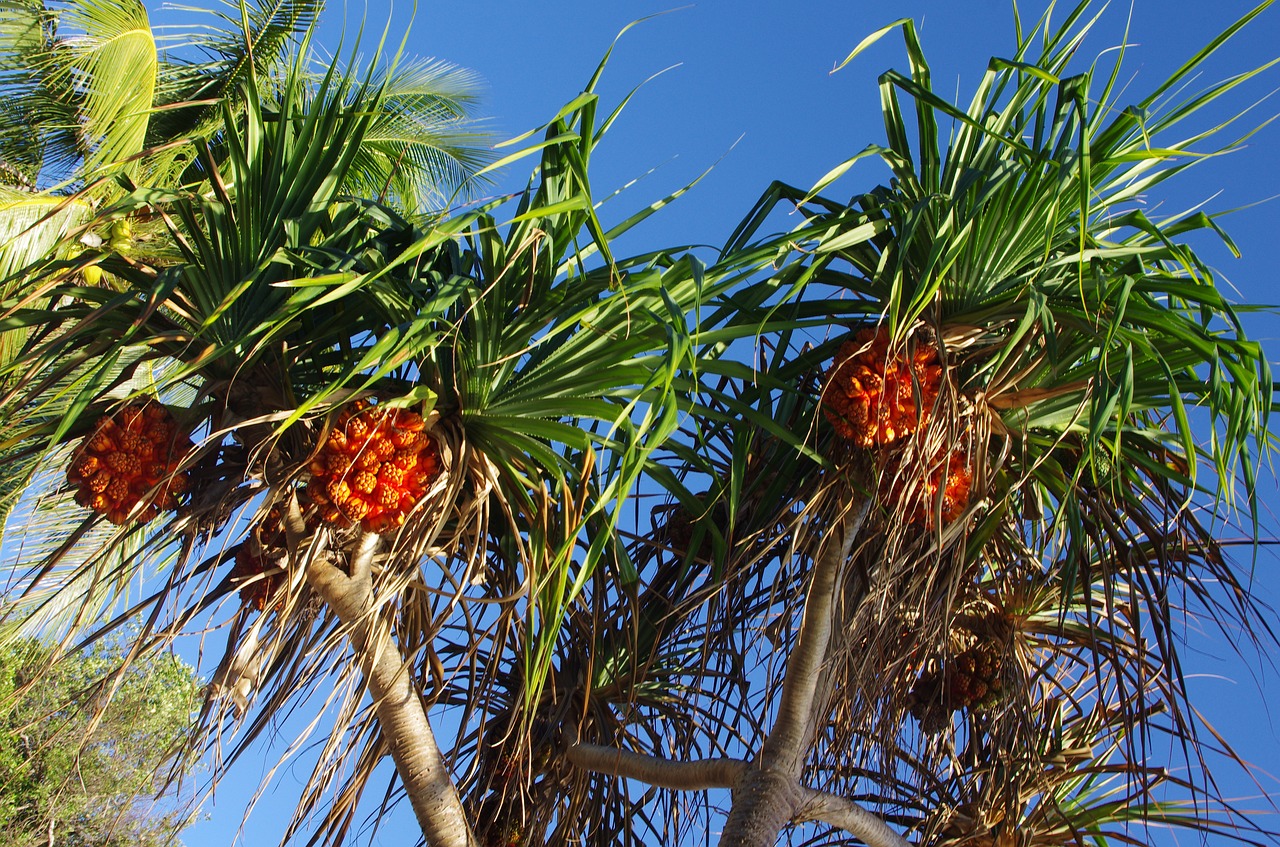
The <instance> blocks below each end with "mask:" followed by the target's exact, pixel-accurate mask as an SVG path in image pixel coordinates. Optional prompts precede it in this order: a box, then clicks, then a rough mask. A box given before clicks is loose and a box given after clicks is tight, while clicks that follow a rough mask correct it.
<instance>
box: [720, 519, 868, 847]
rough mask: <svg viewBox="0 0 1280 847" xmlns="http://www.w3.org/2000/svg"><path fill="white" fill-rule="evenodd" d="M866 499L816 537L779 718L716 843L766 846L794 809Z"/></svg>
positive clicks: (742, 782)
mask: <svg viewBox="0 0 1280 847" xmlns="http://www.w3.org/2000/svg"><path fill="white" fill-rule="evenodd" d="M869 508H870V499H869V498H864V499H863V502H861V503H859V504H857V508H856V509H855V508H851V509H849V510H848V511H846V512H845V513H844V514H843V515H842V516H841V517H840V519H839V521H838V522H837V523H836V525H835V526H834V527H833V528H832V529H831V530H830V531H829V532H828V533H827V535H826V536H825V537H824V538H823V539H822V540H821V542H820V545H821V546H820V547H819V552H818V554H817V555H816V556H815V557H814V566H813V580H812V581H811V583H810V585H809V593H808V595H807V596H806V598H805V606H804V618H803V620H802V622H801V624H800V633H799V635H798V636H797V638H796V646H795V649H794V650H792V651H791V656H790V657H789V658H788V659H787V672H786V678H785V679H784V681H783V684H782V695H781V698H780V701H779V704H778V717H777V719H776V720H775V721H774V724H773V727H772V729H770V731H769V736H768V737H767V738H766V739H765V741H764V746H763V747H762V748H761V751H760V758H759V760H758V761H757V763H756V766H755V767H754V768H751V769H750V770H748V771H747V772H746V773H745V774H744V775H743V777H742V779H741V780H740V781H739V782H738V785H737V787H736V788H735V789H734V792H733V807H732V808H731V809H730V810H729V817H728V819H727V820H726V821H725V824H724V831H723V832H722V833H721V836H720V843H721V844H722V845H726V847H773V845H774V844H775V843H777V840H778V834H779V833H780V832H782V830H783V828H784V827H786V826H787V825H788V824H790V823H791V821H792V819H793V818H794V817H795V816H796V815H797V813H798V812H799V811H800V806H801V803H802V790H801V787H800V775H801V771H802V769H803V767H804V760H805V757H806V756H808V754H809V748H810V747H811V746H812V744H813V731H814V720H815V717H816V716H815V712H816V709H817V707H818V706H820V705H821V704H820V703H818V702H817V700H818V698H817V692H818V688H819V683H820V681H821V678H822V673H821V671H822V665H823V662H824V661H825V660H826V656H827V646H828V644H830V642H831V628H832V623H833V621H832V616H833V615H834V609H835V592H836V588H837V587H838V585H839V584H840V575H841V574H842V573H843V572H844V563H845V560H846V559H848V558H849V551H850V550H851V549H852V548H853V540H854V538H855V537H856V536H857V534H858V531H859V530H860V529H861V528H862V522H863V521H864V520H866V516H867V511H868V509H869Z"/></svg>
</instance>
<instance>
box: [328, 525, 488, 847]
mask: <svg viewBox="0 0 1280 847" xmlns="http://www.w3.org/2000/svg"><path fill="white" fill-rule="evenodd" d="M378 545H379V538H378V536H376V535H374V534H372V533H365V534H364V535H362V536H361V537H360V541H359V544H358V546H357V549H356V551H355V554H354V556H353V557H352V560H351V567H350V571H351V573H350V575H347V574H345V573H343V572H342V571H341V570H340V569H339V568H338V567H337V566H336V565H334V564H333V563H331V562H329V561H327V560H326V558H325V557H324V555H323V554H321V555H315V554H314V551H312V555H310V557H309V559H310V560H309V561H308V562H307V564H306V575H307V581H308V583H310V584H311V586H312V588H314V589H315V590H316V592H317V593H319V594H320V596H321V597H322V598H324V600H325V602H326V603H327V604H328V605H329V607H330V608H331V609H333V611H334V613H335V614H337V616H338V619H339V620H341V621H342V623H343V624H345V625H346V626H347V627H348V628H349V629H348V637H349V638H350V639H351V645H352V647H353V649H354V650H355V654H356V658H357V660H358V661H359V663H360V670H361V672H362V673H363V674H364V679H365V684H366V685H368V687H369V693H370V694H371V695H372V697H373V702H374V711H375V713H376V714H377V716H378V725H379V727H380V728H381V730H382V736H383V738H385V739H386V741H387V745H388V746H389V747H390V748H391V758H392V760H393V761H394V762H395V765H396V771H397V773H399V775H400V781H401V782H402V783H403V784H404V789H405V793H406V794H408V795H409V803H410V804H411V805H412V806H413V811H414V814H415V815H417V818H418V824H419V825H420V826H421V827H422V834H423V835H424V836H425V837H426V841H427V845H428V847H476V840H475V837H474V836H473V835H472V833H471V828H470V826H469V825H468V824H467V817H466V813H465V812H464V810H463V808H462V801H461V800H459V798H458V792H457V790H456V789H455V788H454V786H453V781H452V779H451V778H450V776H449V770H448V768H447V767H446V766H445V763H444V758H443V757H442V756H441V755H440V748H439V747H438V746H437V745H436V739H435V733H433V732H432V730H431V725H430V723H428V721H427V714H426V711H425V709H424V708H423V705H422V701H421V699H420V698H419V696H418V691H417V689H416V688H415V687H414V684H413V679H412V677H411V675H410V673H409V668H408V665H406V664H405V663H404V662H402V661H401V660H400V652H399V650H397V649H396V646H395V644H394V642H392V640H391V636H390V634H389V633H388V630H387V624H386V622H385V621H384V620H383V618H382V616H381V615H380V614H379V613H378V609H377V608H376V607H375V605H374V597H373V584H372V577H371V568H370V565H371V564H372V561H373V557H374V555H375V554H376V553H377V550H378Z"/></svg>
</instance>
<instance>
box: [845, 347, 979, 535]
mask: <svg viewBox="0 0 1280 847" xmlns="http://www.w3.org/2000/svg"><path fill="white" fill-rule="evenodd" d="M889 341H890V338H889V333H888V331H887V330H886V329H884V328H883V327H881V328H877V329H871V328H865V329H861V330H859V331H858V332H857V334H856V335H855V336H854V338H853V340H851V341H846V342H845V343H844V344H842V345H841V346H840V351H839V353H837V354H836V358H835V361H834V362H833V363H832V365H831V367H830V368H828V369H827V373H826V375H825V377H824V383H823V389H822V411H823V414H825V415H826V417H827V420H829V421H830V422H831V426H832V428H833V429H834V430H835V431H836V434H837V435H839V436H840V437H841V438H844V439H846V440H847V441H850V442H852V443H853V444H854V445H855V446H857V447H860V448H863V449H866V450H874V451H875V452H876V454H877V455H878V457H879V459H878V462H877V464H878V465H879V466H880V468H881V470H882V473H881V474H880V480H881V482H880V486H879V489H880V490H879V497H880V499H881V500H882V501H884V502H885V503H892V504H895V505H896V506H897V507H899V508H898V514H899V515H900V516H901V517H903V518H904V519H905V522H906V523H907V524H924V525H925V526H927V527H929V528H933V527H934V526H935V524H936V520H935V519H936V517H937V514H938V503H939V500H941V518H942V523H943V525H945V524H948V523H950V522H951V521H954V520H956V519H958V518H959V517H960V516H961V515H963V514H964V511H965V508H966V507H967V506H968V504H969V495H970V489H971V487H972V484H973V471H972V463H971V461H970V458H969V456H968V454H967V452H966V451H964V450H950V451H947V452H946V455H945V457H944V456H943V454H942V451H940V450H937V449H936V448H930V450H929V451H928V453H926V454H925V456H924V457H923V458H925V459H927V460H928V461H926V462H924V463H923V465H921V466H919V467H918V468H917V466H915V465H914V464H913V463H912V462H911V461H910V460H909V457H908V452H909V451H905V450H903V449H899V448H902V447H903V446H904V445H906V444H907V443H908V442H909V440H910V438H911V436H913V435H917V434H918V433H922V431H923V428H924V426H925V425H926V424H927V423H928V422H929V418H930V415H931V414H932V413H933V409H934V405H935V403H936V401H937V399H938V393H939V391H940V389H941V387H942V381H943V379H944V378H945V376H944V372H943V369H942V364H941V362H940V360H939V357H938V351H937V349H936V348H935V347H933V346H932V345H928V344H916V345H914V347H913V348H912V350H911V352H910V353H909V354H907V353H901V352H891V350H890V346H889ZM922 442H923V439H920V438H918V439H916V442H915V443H916V447H917V449H918V448H919V447H921V446H923V445H922ZM940 492H941V493H940Z"/></svg>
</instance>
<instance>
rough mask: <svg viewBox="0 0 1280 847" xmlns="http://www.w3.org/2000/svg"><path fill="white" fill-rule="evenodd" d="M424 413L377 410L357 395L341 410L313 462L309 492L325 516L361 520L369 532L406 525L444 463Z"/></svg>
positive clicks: (332, 520) (336, 520)
mask: <svg viewBox="0 0 1280 847" xmlns="http://www.w3.org/2000/svg"><path fill="white" fill-rule="evenodd" d="M424 428H425V423H424V422H423V420H422V417H421V416H419V415H417V414H415V413H413V412H408V411H405V410H403V409H377V408H374V407H372V406H371V405H370V404H369V403H368V402H366V401H364V400H357V401H356V402H355V403H352V404H351V405H350V406H348V407H347V408H345V409H343V410H342V411H341V412H339V413H338V417H337V420H336V421H335V422H334V426H333V429H331V430H330V431H329V435H328V438H327V439H326V441H325V443H324V446H323V447H321V448H320V452H319V453H318V454H317V455H316V456H315V458H314V459H312V461H311V465H310V470H311V483H310V484H309V485H308V486H307V493H308V494H309V495H310V497H311V499H312V500H313V501H314V502H315V504H316V508H317V510H318V511H319V513H320V517H321V518H322V519H323V520H325V521H327V522H329V523H333V524H338V525H340V526H350V525H352V524H354V523H357V522H358V523H359V524H360V526H361V527H362V528H363V529H364V530H365V531H366V532H390V531H392V530H394V529H396V528H397V527H399V526H401V525H402V524H404V521H405V518H406V517H407V516H408V515H409V513H410V512H411V511H412V510H413V508H414V507H415V506H417V505H418V503H419V502H421V501H422V498H423V497H425V496H426V493H427V490H428V489H429V488H430V487H431V485H432V483H434V482H435V481H436V479H437V478H438V477H439V476H440V473H441V471H442V468H443V465H442V463H441V461H440V451H439V448H438V447H437V446H436V441H435V439H434V438H433V437H432V436H431V435H430V434H428V433H427V432H425V431H424Z"/></svg>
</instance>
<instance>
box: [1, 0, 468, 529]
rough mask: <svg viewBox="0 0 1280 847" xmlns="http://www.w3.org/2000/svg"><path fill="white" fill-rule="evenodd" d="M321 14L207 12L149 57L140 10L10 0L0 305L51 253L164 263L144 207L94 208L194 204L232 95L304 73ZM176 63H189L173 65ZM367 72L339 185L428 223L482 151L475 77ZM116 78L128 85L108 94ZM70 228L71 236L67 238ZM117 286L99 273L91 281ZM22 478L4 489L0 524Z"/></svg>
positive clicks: (4, 49)
mask: <svg viewBox="0 0 1280 847" xmlns="http://www.w3.org/2000/svg"><path fill="white" fill-rule="evenodd" d="M323 5H324V4H323V2H322V0H299V2H287V3H267V4H262V3H250V4H246V5H245V7H244V9H243V14H242V15H241V14H236V15H234V16H231V15H228V14H225V13H218V14H215V15H214V17H215V18H216V19H217V23H216V24H215V25H214V26H210V27H205V28H201V29H198V30H196V31H194V32H191V33H187V34H185V35H183V36H181V37H180V38H179V41H180V42H181V44H182V46H184V47H185V48H186V50H184V51H183V53H182V54H181V55H179V54H173V55H171V54H169V53H167V52H166V51H165V50H164V49H163V43H162V41H161V39H160V38H159V37H158V36H157V35H156V34H155V33H154V31H153V30H152V28H151V25H150V22H149V18H148V15H147V11H146V9H145V7H144V6H143V4H142V3H141V2H140V0H128V2H122V3H97V2H71V3H66V4H49V3H46V2H45V0H14V2H13V3H10V4H6V6H5V7H4V8H3V9H0V95H3V96H0V100H2V101H3V107H2V108H3V109H4V112H3V113H0V233H3V235H4V238H3V242H2V244H3V246H0V271H2V272H3V278H4V280H6V282H5V283H4V287H3V293H4V294H5V296H11V295H13V294H15V293H16V292H17V289H16V287H15V286H16V285H17V282H18V280H19V279H21V277H20V275H19V274H18V273H17V272H18V271H19V270H20V269H22V268H24V267H26V266H28V265H30V264H32V263H34V262H36V261H37V260H38V259H40V258H41V257H43V256H46V255H48V254H49V252H50V251H51V250H52V249H54V245H57V244H59V243H61V246H60V247H58V248H57V249H58V250H59V251H60V253H59V255H60V256H61V257H62V258H70V257H78V259H79V262H78V265H77V271H78V272H79V274H80V276H81V278H82V279H83V280H84V281H85V282H87V283H88V284H90V285H96V284H99V281H100V280H101V279H102V277H103V267H104V263H103V259H104V258H105V257H107V256H111V255H118V256H122V257H124V258H126V259H127V260H128V261H131V262H134V263H139V262H140V263H142V264H148V265H164V264H167V263H169V262H171V261H172V260H173V259H175V258H176V254H175V253H176V251H174V249H173V247H172V245H171V244H170V243H169V241H168V239H167V233H166V230H165V227H164V226H163V224H162V223H161V222H160V221H159V220H157V219H156V218H155V217H154V216H153V215H151V214H150V210H149V209H148V208H146V207H142V208H135V209H133V210H132V211H126V210H124V209H123V207H122V208H121V209H119V210H117V212H116V213H115V214H113V215H111V216H97V217H96V218H95V216H94V213H95V210H99V209H101V208H103V207H104V205H105V206H110V205H111V203H112V202H114V201H115V200H118V199H119V197H120V196H121V193H122V191H124V190H125V189H123V188H122V187H121V183H122V182H123V184H124V185H126V186H127V185H131V184H145V185H148V186H151V187H163V188H169V189H187V190H192V191H202V190H208V184H207V181H208V179H209V175H210V170H209V163H218V162H222V161H223V160H224V158H225V157H226V156H227V155H228V153H227V151H226V150H225V149H224V145H225V142H226V138H227V132H228V130H229V129H231V128H234V127H239V126H240V125H242V124H243V121H244V119H245V118H244V114H245V109H246V108H247V100H246V98H247V96H248V93H249V92H250V91H252V92H253V93H254V95H255V96H256V97H257V98H259V102H265V103H267V104H270V103H272V102H274V101H275V100H277V99H278V98H280V97H281V96H283V94H284V92H283V91H281V90H280V87H279V86H280V69H281V68H283V67H288V66H289V64H290V63H295V64H296V63H299V62H301V63H303V64H305V65H307V66H310V65H311V64H314V62H315V57H314V55H313V54H312V52H311V51H310V39H309V37H308V36H307V33H308V32H309V31H310V28H311V27H312V26H313V25H314V23H315V21H316V19H317V16H318V14H319V12H320V10H321V8H323ZM211 14H213V13H211ZM188 51H190V52H192V53H195V54H196V55H197V56H198V57H199V58H198V60H191V59H189V58H186V55H185V54H186V52H188ZM376 73H377V74H378V75H379V84H380V90H381V96H380V98H379V99H378V101H377V102H378V108H379V110H378V112H377V113H376V115H374V116H373V118H372V121H371V123H370V125H369V126H368V127H366V129H365V130H364V131H363V132H362V136H361V138H362V144H361V147H360V149H359V150H358V151H357V153H356V155H357V159H356V163H355V165H354V166H353V167H350V168H348V169H347V171H346V176H345V179H346V183H345V184H344V185H343V186H342V187H343V189H344V190H345V191H348V192H351V193H354V194H357V195H359V196H368V197H377V198H380V199H382V200H384V201H387V202H390V203H392V204H393V205H395V206H396V207H397V208H399V209H400V210H401V211H402V212H403V213H405V214H410V215H428V214H432V213H434V212H435V211H438V209H439V208H441V207H442V206H444V205H447V203H448V202H449V200H450V198H451V197H455V196H457V195H458V193H459V192H464V189H463V185H464V183H465V182H466V181H467V180H468V179H469V178H470V177H471V175H472V174H474V172H475V171H477V170H478V169H479V168H480V167H481V166H482V165H483V163H484V162H485V161H486V160H487V158H488V153H487V143H486V139H485V138H484V136H483V135H482V134H480V133H478V132H476V131H475V130H474V129H473V128H472V126H471V124H470V121H469V118H468V115H467V111H468V110H469V109H470V108H471V107H472V106H473V105H474V103H475V88H476V80H475V77H474V76H473V75H472V74H471V73H470V72H468V71H465V70H462V69H459V68H456V67H453V66H449V65H446V64H444V63H439V62H431V61H420V60H406V61H401V62H395V63H391V64H390V65H388V66H385V67H381V68H378V69H377V71H376ZM120 78H128V79H130V80H133V81H134V83H133V84H131V85H128V86H121V85H117V84H116V80H118V79H120ZM308 78H309V79H310V84H312V85H314V84H315V83H316V82H317V81H318V79H319V78H318V77H315V76H314V72H313V71H312V70H311V69H310V68H309V69H308ZM294 94H296V92H294ZM348 105H354V104H352V103H349V104H348ZM268 108H272V107H271V106H268ZM206 148H207V150H206ZM202 151H204V160H202V159H201V155H202ZM464 193H465V192H464ZM73 230H74V231H75V234H76V235H77V238H67V236H68V234H69V233H71V232H72V231H73ZM86 247H87V248H88V249H85V248H86ZM117 279H118V278H117V277H115V276H113V275H109V276H108V277H107V283H108V284H113V283H114V282H115V281H117ZM21 340H22V333H20V332H14V331H12V330H9V331H6V332H4V333H3V335H2V336H0V356H5V358H3V359H0V361H4V362H7V361H9V359H8V355H9V354H10V352H11V351H10V348H13V347H15V346H16V345H19V344H20V343H21ZM27 469H28V470H30V467H28V468H27ZM24 479H25V477H24V475H23V474H21V473H14V474H12V475H10V476H7V477H6V483H5V484H6V486H8V488H7V489H6V494H5V495H4V498H3V500H0V514H7V511H8V508H9V506H10V505H11V503H10V500H11V497H12V495H13V494H14V493H15V492H16V491H17V490H18V489H20V488H21V485H22V484H23V481H24ZM9 483H14V484H13V485H10V484H9Z"/></svg>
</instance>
